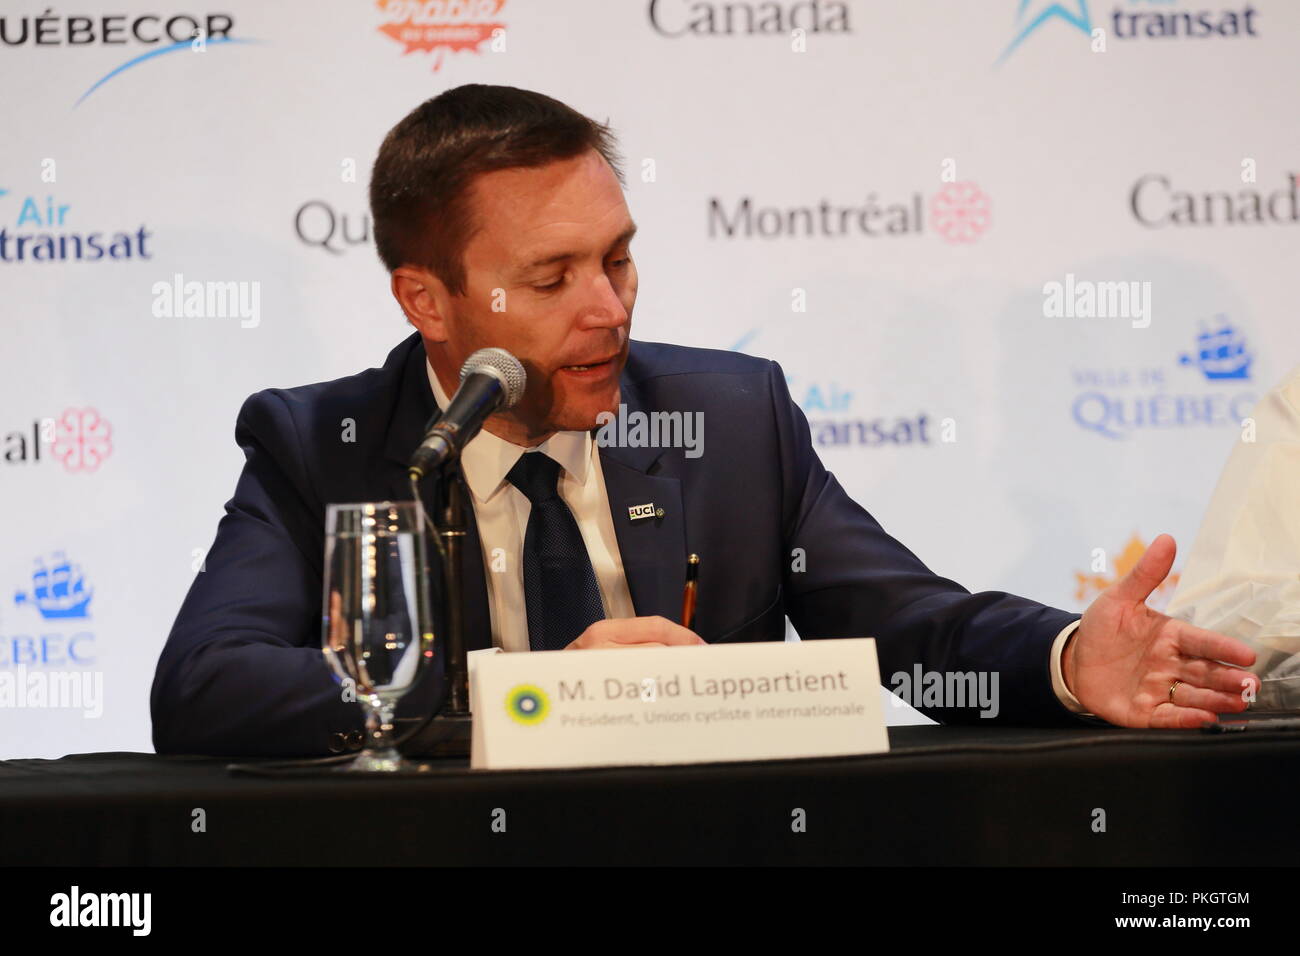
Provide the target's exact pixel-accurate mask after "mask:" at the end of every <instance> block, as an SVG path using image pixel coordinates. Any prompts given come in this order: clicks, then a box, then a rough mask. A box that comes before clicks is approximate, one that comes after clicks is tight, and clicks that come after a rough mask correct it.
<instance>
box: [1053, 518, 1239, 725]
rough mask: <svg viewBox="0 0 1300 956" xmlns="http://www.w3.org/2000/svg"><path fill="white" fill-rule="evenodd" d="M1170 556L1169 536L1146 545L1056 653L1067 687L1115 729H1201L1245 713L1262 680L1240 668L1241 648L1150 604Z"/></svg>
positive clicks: (1170, 564)
mask: <svg viewBox="0 0 1300 956" xmlns="http://www.w3.org/2000/svg"><path fill="white" fill-rule="evenodd" d="M1175 551H1176V545H1175V544H1174V539H1173V538H1171V537H1170V536H1169V535H1167V534H1162V535H1160V536H1159V537H1158V538H1156V539H1155V541H1153V542H1151V547H1149V548H1147V550H1146V553H1145V554H1144V555H1142V559H1141V560H1140V561H1138V563H1137V564H1136V565H1135V566H1134V568H1133V569H1132V570H1131V571H1130V572H1129V573H1128V574H1127V575H1125V576H1124V578H1123V580H1120V581H1117V582H1116V583H1115V584H1113V585H1111V586H1110V587H1109V588H1107V589H1106V590H1105V591H1103V592H1102V594H1101V596H1100V597H1098V598H1097V600H1095V601H1093V602H1092V604H1091V605H1089V607H1088V609H1087V610H1086V611H1085V612H1084V614H1083V620H1082V622H1081V623H1080V624H1079V627H1078V630H1076V631H1075V632H1074V634H1073V635H1072V636H1071V637H1070V640H1069V641H1068V643H1067V644H1066V647H1065V653H1064V654H1062V656H1061V669H1062V672H1063V676H1064V677H1065V682H1066V686H1068V687H1069V688H1070V691H1071V692H1072V693H1073V694H1074V696H1075V697H1077V698H1078V699H1079V703H1081V704H1082V705H1083V706H1084V708H1086V709H1087V710H1088V711H1089V712H1090V713H1093V714H1096V715H1097V716H1098V717H1101V718H1103V719H1105V720H1108V721H1110V722H1111V723H1112V724H1118V725H1120V726H1122V727H1199V726H1201V725H1202V724H1204V723H1209V722H1212V721H1214V720H1215V719H1216V714H1223V713H1233V714H1235V713H1240V712H1241V711H1243V710H1245V709H1246V707H1247V706H1248V705H1247V701H1248V700H1253V699H1254V695H1255V693H1257V692H1258V690H1259V678H1258V677H1257V676H1256V675H1254V674H1252V673H1250V672H1249V671H1246V670H1242V668H1244V667H1249V666H1250V665H1251V664H1253V663H1255V652H1254V651H1253V650H1251V649H1250V647H1248V646H1247V645H1246V644H1243V643H1242V642H1241V641H1238V640H1236V639H1234V638H1231V637H1227V636H1225V635H1223V634H1216V633H1215V632H1213V631H1207V630H1204V629H1203V628H1199V627H1193V626H1192V625H1191V624H1188V623H1186V622H1184V621H1177V620H1174V619H1173V618H1172V617H1169V616H1167V615H1165V614H1161V613H1160V612H1159V611H1154V610H1152V609H1151V608H1149V607H1147V605H1146V599H1147V596H1148V595H1149V594H1150V593H1151V592H1152V591H1154V590H1155V589H1156V587H1158V586H1159V584H1160V582H1162V581H1163V580H1164V579H1165V578H1166V576H1168V574H1169V569H1170V568H1172V567H1173V564H1174V552H1175ZM1220 662H1222V663H1220ZM1233 665H1235V666H1233ZM1175 681H1177V682H1178V684H1177V686H1176V687H1175V686H1174V682H1175ZM1248 685H1253V686H1251V691H1250V694H1247V693H1246V688H1247V686H1248ZM1170 688H1174V689H1173V693H1172V694H1171V693H1170Z"/></svg>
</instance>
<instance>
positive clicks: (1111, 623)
mask: <svg viewBox="0 0 1300 956" xmlns="http://www.w3.org/2000/svg"><path fill="white" fill-rule="evenodd" d="M619 167H620V161H619V158H618V155H617V152H616V151H615V148H614V144H613V140H612V136H611V134H610V132H609V130H608V128H607V127H605V126H603V125H601V124H597V123H594V122H593V121H591V120H589V119H588V118H586V117H584V116H582V115H581V114H579V113H576V112H575V111H573V110H572V109H570V108H569V107H567V106H565V105H563V104H562V103H559V102H557V101H555V100H553V99H551V98H549V97H545V96H542V95H540V94H537V93H532V92H528V91H524V90H518V89H514V88H511V87H498V86H481V85H471V86H462V87H459V88H457V89H453V90H449V91H447V92H445V93H443V94H442V95H440V96H438V97H436V98H434V99H432V100H429V101H428V102H426V103H424V104H422V105H421V106H420V107H418V108H417V109H416V110H414V111H413V112H412V113H411V114H410V115H408V116H407V117H406V118H405V119H403V120H402V121H401V122H400V123H399V124H398V125H397V126H396V127H394V128H393V130H392V131H391V132H390V133H389V134H388V136H387V138H386V139H385V141H384V143H383V145H382V147H381V149H380V152H379V156H378V159H377V160H376V163H375V167H374V171H373V175H372V181H371V206H372V212H373V219H374V228H375V236H376V244H377V246H378V250H379V254H380V257H381V258H382V259H383V261H384V263H385V265H386V266H387V268H388V270H389V272H390V275H391V282H392V291H393V295H394V297H395V298H396V300H397V302H398V303H399V304H400V305H401V308H402V310H403V312H404V313H405V315H406V317H407V319H408V321H409V322H410V323H411V325H413V326H414V327H415V329H416V334H414V335H412V336H411V337H410V338H408V339H407V340H406V341H404V342H402V343H401V344H400V345H398V346H397V347H396V348H395V349H394V350H393V351H392V352H391V353H390V354H389V356H388V360H387V361H386V362H385V363H384V365H383V367H382V368H379V369H370V370H368V371H365V372H362V373H360V374H358V375H354V376H351V377H349V378H344V379H340V380H338V381H334V382H327V383H323V384H319V385H310V386H304V387H301V388H294V389H283V390H282V389H271V390H267V391H264V392H259V393H258V394H256V395H253V396H252V397H251V398H249V399H248V401H247V402H245V404H244V407H243V409H242V410H241V411H240V414H239V418H238V422H237V424H236V440H237V441H238V443H239V444H240V446H241V447H242V448H243V449H244V452H245V455H246V457H247V461H246V464H245V467H244V471H243V473H242V475H241V476H240V479H239V483H238V485H237V487H236V489H235V494H234V497H233V498H232V499H231V500H230V502H229V503H228V504H227V505H226V512H227V513H226V515H225V517H223V518H222V520H221V523H220V525H219V527H218V530H217V538H216V541H215V543H214V544H213V546H212V548H211V549H210V551H209V552H208V556H207V559H206V570H205V571H204V573H202V574H200V575H198V576H197V578H196V579H195V582H194V584H193V586H192V588H191V589H190V593H189V595H188V597H187V598H186V600H185V603H184V605H183V606H182V607H181V610H180V613H179V615H178V616H177V619H176V623H175V626H174V628H173V630H172V633H171V635H170V636H169V638H168V641H167V645H166V647H165V648H164V650H163V653H162V657H161V659H160V660H159V663H158V671H157V675H156V678H155V682H154V687H153V694H152V701H151V703H152V711H153V721H154V743H155V746H156V747H157V749H158V750H159V751H160V752H193V753H220V754H313V753H323V752H326V751H328V750H337V749H339V748H338V745H337V742H338V741H340V740H343V739H346V737H347V736H348V735H353V736H354V737H355V736H356V735H357V731H359V729H360V727H361V712H360V709H359V707H358V706H357V704H356V703H355V702H348V701H345V700H344V699H343V695H341V694H340V693H339V688H338V685H337V684H336V683H334V682H333V681H332V680H331V677H330V674H329V671H328V669H327V667H326V665H325V663H324V661H323V658H322V655H321V651H320V637H321V636H320V608H321V589H322V558H323V527H324V513H325V506H326V505H327V504H328V503H331V502H353V501H375V500H382V499H405V498H409V491H408V487H409V486H408V484H407V479H406V473H407V472H406V465H407V462H408V461H409V459H410V456H411V453H412V451H413V450H414V449H415V447H416V446H417V445H418V444H419V442H420V440H421V438H422V436H423V426H424V424H425V422H426V421H427V420H428V419H429V418H430V416H431V415H432V414H433V413H434V411H435V409H436V408H439V407H445V405H446V402H447V398H448V396H450V395H452V394H454V392H455V387H456V384H457V379H458V372H459V369H460V367H461V365H462V363H463V362H464V360H465V359H466V358H467V357H468V356H469V355H470V354H472V353H473V352H475V351H477V350H478V349H480V348H483V347H486V346H498V347H501V348H504V349H506V350H508V351H509V352H511V353H512V354H514V355H516V356H517V357H518V358H519V359H520V360H521V362H522V363H523V365H524V367H525V369H526V371H527V376H528V384H527V390H526V392H525V395H524V397H523V399H522V400H521V401H520V402H519V404H518V405H516V406H515V407H513V408H512V409H510V410H509V411H508V412H503V413H499V414H497V415H494V416H492V417H491V418H490V419H489V420H488V422H487V424H486V425H485V427H484V430H483V432H482V433H481V434H480V435H479V436H478V437H476V438H475V439H474V440H473V441H472V442H470V443H469V444H468V446H467V447H466V450H465V454H464V456H463V459H462V465H463V470H464V474H465V478H466V483H467V485H468V487H469V491H470V493H471V498H472V505H473V507H472V511H473V515H472V523H471V528H470V535H469V538H468V540H467V544H466V551H465V553H466V556H467V560H466V565H467V567H466V574H465V578H466V579H465V582H464V588H465V594H464V598H465V607H466V631H467V634H468V638H469V642H470V646H471V648H475V647H488V646H491V645H493V644H495V645H496V646H498V647H501V648H503V649H505V650H511V651H525V650H542V649H553V648H561V647H566V648H614V647H626V646H629V645H641V646H644V645H691V644H704V643H718V642H724V641H765V640H781V639H782V638H783V636H784V625H785V618H786V617H787V616H788V617H789V618H790V620H791V621H792V622H793V624H794V626H795V628H796V629H797V630H798V631H799V634H800V635H801V637H803V638H804V639H809V638H835V637H865V636H870V637H874V638H876V639H877V646H878V652H879V659H880V665H881V672H882V674H884V675H889V674H891V673H894V672H897V671H903V672H908V673H910V672H911V671H912V669H913V666H914V665H916V664H918V663H919V664H920V665H921V666H922V668H923V669H924V670H925V671H927V672H936V673H940V674H943V673H950V672H961V673H976V674H981V673H982V674H996V675H998V679H999V682H998V689H999V694H1000V700H999V702H998V715H997V719H998V720H1001V721H1007V722H1019V723H1037V724H1051V723H1068V722H1072V721H1075V720H1076V719H1077V718H1076V717H1075V716H1074V714H1077V713H1090V714H1093V715H1095V716H1097V717H1100V718H1102V719H1105V720H1108V721H1110V722H1112V723H1116V724H1121V725H1125V726H1135V727H1144V726H1162V727H1193V726H1197V725H1198V724H1199V723H1201V722H1202V721H1206V720H1211V719H1213V715H1214V714H1215V713H1216V712H1237V711H1241V710H1243V709H1245V707H1246V703H1245V699H1244V698H1245V696H1246V695H1244V694H1243V687H1244V686H1245V684H1244V683H1243V682H1249V681H1252V680H1257V679H1255V678H1252V677H1251V676H1250V675H1249V674H1248V672H1246V671H1244V670H1242V668H1243V667H1247V666H1249V665H1250V664H1251V663H1252V662H1253V661H1254V653H1253V652H1252V651H1251V650H1250V649H1249V648H1248V647H1247V646H1246V645H1244V644H1242V643H1241V642H1238V641H1236V640H1233V639H1231V638H1228V637H1224V636H1222V635H1218V634H1214V633H1212V632H1209V631H1204V630H1200V629H1198V628H1195V627H1192V626H1190V625H1188V624H1185V623H1182V622H1178V621H1174V620H1172V619H1170V618H1168V617H1166V616H1164V615H1162V614H1159V613H1156V612H1155V611H1152V610H1151V609H1149V608H1147V607H1146V605H1145V603H1144V601H1145V598H1146V596H1147V595H1148V594H1149V593H1150V592H1151V591H1152V590H1153V589H1154V588H1155V586H1156V585H1158V584H1159V583H1160V582H1161V581H1162V580H1163V579H1164V578H1165V576H1166V575H1167V574H1168V572H1169V569H1170V567H1171V565H1172V562H1173V557H1174V543H1173V541H1172V539H1170V538H1169V537H1168V536H1161V537H1160V538H1158V539H1157V540H1156V541H1155V542H1154V543H1153V544H1152V546H1151V548H1150V549H1149V550H1148V552H1147V554H1146V555H1145V556H1144V557H1143V559H1142V560H1141V562H1140V563H1139V564H1138V566H1137V567H1136V568H1135V569H1134V570H1133V571H1132V572H1131V573H1130V574H1129V575H1128V576H1127V577H1126V578H1125V579H1124V580H1122V581H1120V582H1119V583H1117V584H1116V585H1115V586H1114V587H1112V588H1111V589H1110V590H1108V591H1107V592H1106V593H1105V594H1103V595H1102V596H1101V597H1099V598H1098V599H1097V600H1096V601H1095V602H1094V603H1093V604H1092V606H1091V607H1089V608H1088V609H1087V611H1086V612H1085V613H1084V614H1083V615H1082V618H1080V617H1079V616H1078V615H1074V614H1070V613H1067V612H1065V611H1061V610H1057V609H1054V608H1050V607H1046V606H1044V605H1042V604H1038V603H1036V602H1033V601H1029V600H1026V599H1024V598H1019V597H1015V596H1013V595H1009V594H1004V593H1001V592H984V593H979V594H971V593H969V592H967V591H966V590H965V589H963V588H962V587H961V586H960V585H958V584H956V583H954V582H953V581H950V580H947V579H945V578H942V577H939V576H937V575H935V574H934V573H933V572H931V571H930V570H929V569H928V568H927V567H926V566H925V565H924V564H922V563H921V561H920V560H919V559H918V558H917V557H916V556H915V555H913V554H912V553H911V552H910V551H908V550H907V549H906V548H905V547H904V546H903V545H902V544H900V543H899V542H898V541H896V540H894V539H893V538H892V537H890V536H889V535H888V534H887V533H886V532H885V531H884V530H883V529H882V528H881V527H880V525H879V524H878V523H877V522H876V521H875V520H874V519H873V518H872V517H871V516H870V515H869V514H868V513H867V512H866V511H864V510H863V509H862V508H861V507H859V506H858V505H857V504H856V503H854V502H853V501H852V500H851V499H850V498H849V497H848V496H847V495H846V494H845V492H844V490H843V489H842V488H841V487H840V485H839V483H838V482H837V481H836V480H835V478H834V477H833V476H832V475H831V474H830V473H829V472H827V471H826V469H825V468H824V467H823V466H822V463H821V461H820V460H819V459H818V457H817V455H816V453H815V452H814V450H813V447H812V444H811V441H810V437H809V430H808V424H807V422H806V420H805V419H804V416H803V414H802V413H801V412H800V410H799V409H798V407H797V406H796V405H795V404H794V402H793V401H792V399H791V397H790V394H789V392H788V391H787V389H786V385H785V378H784V376H783V374H782V372H781V369H780V368H779V366H777V365H776V364H775V363H773V362H770V361H766V360H762V359H757V358H752V357H749V356H744V355H739V354H734V353H729V352H719V351H711V350H702V349H688V348H681V347H677V346H672V345H658V344H650V343H644V342H633V341H632V340H631V338H630V326H631V316H632V310H633V306H634V303H635V300H636V292H637V272H636V267H635V264H634V263H633V261H632V255H631V250H630V243H631V241H632V235H633V233H634V232H635V225H634V224H633V222H632V219H631V217H630V215H629V213H628V209H627V205H626V203H625V201H624V197H623V191H622V188H621V181H622V176H621V173H620V172H619ZM612 412H617V413H618V414H619V415H620V416H624V417H625V419H626V420H628V421H635V420H636V416H637V415H645V414H648V413H654V412H659V413H680V415H681V416H682V418H681V419H680V420H681V421H683V422H686V421H691V422H694V421H697V420H698V421H701V422H702V424H703V426H704V429H703V431H702V433H700V434H698V435H695V436H693V443H692V444H691V446H690V447H682V446H681V445H682V444H685V443H681V444H679V446H678V447H663V446H662V445H659V446H656V445H644V444H637V443H625V444H622V445H620V444H619V443H618V442H617V441H609V440H607V439H608V438H609V437H610V436H611V435H617V433H618V431H617V429H612V428H608V427H606V428H604V429H603V430H602V429H601V427H600V426H601V425H602V423H605V422H607V421H608V417H609V413H612ZM347 422H351V423H352V427H351V428H350V429H348V430H347V434H348V437H349V439H350V440H345V438H344V435H345V428H344V425H345V423H347ZM701 439H702V441H701ZM644 505H652V506H653V508H652V509H649V510H646V509H641V510H640V511H639V512H631V511H630V510H629V509H634V508H637V507H638V506H644ZM634 513H636V514H645V515H647V517H644V518H635V519H634V518H633V517H632V515H633V514H634ZM692 552H694V553H698V554H700V555H701V556H702V557H703V559H704V561H703V563H702V570H701V575H700V593H701V594H702V595H703V599H702V601H701V603H700V607H699V613H698V616H697V618H696V621H695V627H694V629H693V630H688V629H686V628H685V627H682V626H680V625H678V624H675V623H673V622H672V618H673V617H674V616H675V615H676V614H677V613H678V611H679V609H680V600H681V594H682V587H683V580H684V575H685V557H686V555H687V554H688V553H692ZM404 703H405V702H404ZM416 703H417V704H418V703H419V697H418V695H416ZM944 704H947V705H948V706H943V705H940V706H938V707H928V708H927V707H923V708H922V710H923V711H924V712H926V713H928V714H930V715H931V716H934V717H936V718H938V719H940V720H945V721H974V720H977V719H979V710H978V709H976V708H974V707H970V708H962V707H957V706H955V705H953V704H952V702H948V701H945V702H944ZM416 709H417V710H418V707H417V708H416Z"/></svg>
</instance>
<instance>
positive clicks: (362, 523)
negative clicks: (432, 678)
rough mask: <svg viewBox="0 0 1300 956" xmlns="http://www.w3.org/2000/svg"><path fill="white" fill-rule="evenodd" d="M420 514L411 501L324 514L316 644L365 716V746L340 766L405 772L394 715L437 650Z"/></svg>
mask: <svg viewBox="0 0 1300 956" xmlns="http://www.w3.org/2000/svg"><path fill="white" fill-rule="evenodd" d="M428 573H429V565H428V559H427V556H426V552H425V522H424V512H423V510H422V509H421V508H420V507H419V506H418V505H417V504H416V503H415V502H393V501H378V502H369V503H363V504H333V505H329V506H328V508H327V509H326V513H325V575H324V577H325V587H324V601H323V605H324V607H323V614H322V617H323V620H322V628H321V645H322V648H323V650H324V653H325V659H326V661H327V662H328V663H329V665H330V667H331V669H332V670H333V671H334V673H335V674H336V675H338V677H339V679H340V680H341V681H343V682H344V687H345V688H346V689H354V690H355V694H356V699H357V700H358V701H359V702H360V703H361V706H362V708H363V709H364V711H365V718H366V733H365V738H366V746H365V749H364V750H362V752H361V753H360V754H358V755H357V757H356V759H355V760H352V761H350V762H348V763H347V764H344V765H343V766H341V767H340V768H339V769H340V770H347V771H357V770H362V771H395V770H404V769H410V768H411V766H412V765H411V764H409V763H408V762H407V761H406V760H405V759H403V757H402V755H401V754H400V753H399V752H398V751H397V748H396V747H395V746H394V743H393V711H394V709H395V708H396V707H397V702H398V701H399V700H401V698H402V695H403V694H405V693H406V692H407V690H409V689H410V688H411V686H412V685H414V684H415V683H416V680H417V679H418V678H419V676H420V674H421V673H422V672H423V670H424V668H425V667H426V666H427V665H428V664H429V663H430V661H431V660H432V658H433V653H434V645H433V641H434V635H433V626H432V615H431V613H430V608H429V586H428V585H429V577H428Z"/></svg>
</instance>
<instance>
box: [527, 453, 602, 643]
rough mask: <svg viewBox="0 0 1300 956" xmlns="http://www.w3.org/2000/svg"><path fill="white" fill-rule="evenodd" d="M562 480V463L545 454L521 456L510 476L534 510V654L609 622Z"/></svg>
mask: <svg viewBox="0 0 1300 956" xmlns="http://www.w3.org/2000/svg"><path fill="white" fill-rule="evenodd" d="M559 479H560V463H559V462H557V461H556V460H555V459H553V458H551V457H549V456H548V455H545V454H543V453H542V452H525V453H524V454H522V455H520V456H519V460H518V461H517V462H515V466H514V467H513V468H511V469H510V473H509V474H508V475H506V480H507V481H508V482H510V484H512V485H514V486H515V487H516V488H518V489H519V490H520V491H521V492H523V494H524V497H526V498H527V499H528V500H529V501H530V502H532V506H533V507H532V511H530V512H529V514H528V530H527V531H526V532H525V533H524V599H525V601H526V603H527V605H528V645H529V647H530V648H531V649H532V650H534V651H558V650H562V649H563V648H564V647H566V646H568V645H569V644H570V643H571V642H572V641H574V640H575V639H576V638H577V637H578V636H579V635H580V634H582V632H583V631H585V630H586V629H587V627H588V626H589V625H591V624H593V623H594V622H596V621H600V620H604V618H605V610H604V607H603V605H602V604H601V601H600V586H599V585H598V584H597V583H596V572H595V571H594V570H593V569H592V567H591V558H590V556H589V555H588V554H587V546H586V545H585V544H583V541H582V532H580V531H579V530H578V522H577V521H575V520H574V518H573V512H571V511H570V510H569V506H568V505H566V504H565V503H564V500H563V499H562V498H561V497H560V495H559V492H558V490H557V486H558V484H559Z"/></svg>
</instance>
